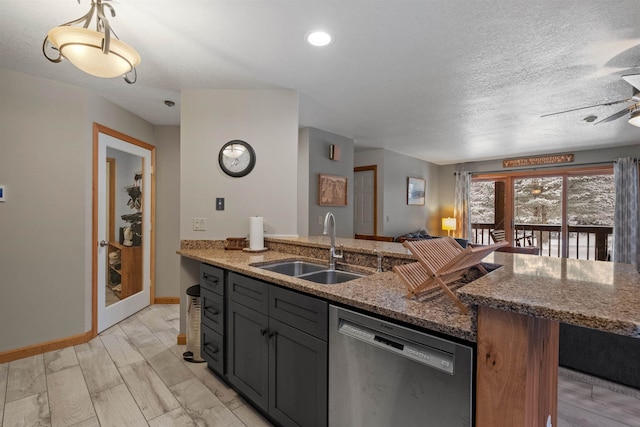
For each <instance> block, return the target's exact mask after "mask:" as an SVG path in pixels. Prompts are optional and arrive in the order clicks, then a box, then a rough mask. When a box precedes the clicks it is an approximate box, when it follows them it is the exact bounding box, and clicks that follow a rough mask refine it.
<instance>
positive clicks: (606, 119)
mask: <svg viewBox="0 0 640 427" xmlns="http://www.w3.org/2000/svg"><path fill="white" fill-rule="evenodd" d="M637 105H638V104H634V105H632V106H631V107H627V108H625V109H624V110H620V111H618V112H617V113H615V114H612V115H610V116H609V117H606V118H604V119H602V120H600V121H599V122H595V123H594V125H597V124H598V123H606V122H610V121H612V120H615V119H619V118H620V117H622V116H624V115H625V114H627V113H629V111H631V110H633V109H634V108H635V107H636V106H637Z"/></svg>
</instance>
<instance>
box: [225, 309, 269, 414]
mask: <svg viewBox="0 0 640 427" xmlns="http://www.w3.org/2000/svg"><path fill="white" fill-rule="evenodd" d="M228 304H229V305H228V306H227V311H228V318H227V320H228V329H227V331H228V338H227V356H228V359H227V376H228V379H229V382H230V383H231V384H233V385H234V386H235V387H236V388H237V389H238V390H239V391H241V392H242V393H244V394H245V396H246V397H248V398H249V399H251V400H252V401H253V402H254V403H255V404H256V405H258V406H260V407H262V408H263V409H265V410H266V409H267V408H268V398H267V396H268V394H267V393H268V392H269V387H268V381H269V373H268V369H269V359H268V357H269V354H268V353H269V346H268V341H267V340H268V335H267V329H268V320H267V316H266V315H264V314H261V313H258V312H257V311H255V310H252V309H250V308H247V307H245V306H244V305H242V304H239V303H237V302H235V301H233V300H230V301H229V303H228Z"/></svg>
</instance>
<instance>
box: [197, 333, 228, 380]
mask: <svg viewBox="0 0 640 427" xmlns="http://www.w3.org/2000/svg"><path fill="white" fill-rule="evenodd" d="M200 326H201V329H200V335H201V336H200V342H201V349H200V353H201V356H202V358H203V359H204V360H206V361H207V365H209V367H210V368H211V369H213V370H214V371H215V372H216V373H218V374H219V375H221V376H223V375H224V349H223V343H224V341H223V338H222V335H220V334H219V333H217V332H215V331H214V330H213V329H211V328H209V327H208V326H207V325H205V324H202V325H200Z"/></svg>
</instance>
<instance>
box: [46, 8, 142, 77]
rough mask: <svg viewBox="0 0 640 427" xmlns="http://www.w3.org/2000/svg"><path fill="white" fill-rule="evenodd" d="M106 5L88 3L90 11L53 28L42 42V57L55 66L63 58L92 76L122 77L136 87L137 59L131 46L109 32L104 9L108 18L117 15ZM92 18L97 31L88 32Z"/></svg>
mask: <svg viewBox="0 0 640 427" xmlns="http://www.w3.org/2000/svg"><path fill="white" fill-rule="evenodd" d="M108 1H110V0H91V9H89V12H87V14H86V15H84V16H82V17H81V18H78V19H76V20H74V21H70V22H67V23H66V24H62V25H60V26H59V27H55V28H52V29H51V30H50V31H49V33H48V34H47V36H46V37H45V38H44V42H43V43H42V53H43V54H44V56H45V57H46V58H47V59H48V60H49V61H51V62H56V63H57V62H60V61H61V60H62V58H66V59H68V60H69V61H70V62H71V63H72V64H73V65H75V66H76V67H77V68H79V69H80V70H82V71H84V72H85V73H87V74H91V75H92V76H97V77H104V78H112V77H119V76H123V77H124V80H125V81H126V82H127V83H135V82H136V80H137V78H138V73H137V72H136V66H137V65H138V64H140V55H138V52H136V51H135V49H133V48H132V47H131V46H129V45H128V44H126V43H124V42H122V41H120V40H119V39H118V36H116V34H115V33H114V32H113V30H112V29H111V26H110V25H109V21H108V20H107V18H106V17H105V14H104V8H105V7H106V8H107V9H109V11H110V12H111V17H114V16H116V12H115V10H114V9H113V7H112V6H111V5H110V4H108V3H106V2H108ZM78 3H80V0H78ZM94 16H95V18H96V27H95V28H96V29H95V30H90V29H89V28H88V27H89V25H90V24H91V21H92V20H93V17H94ZM74 25H78V26H75V27H74Z"/></svg>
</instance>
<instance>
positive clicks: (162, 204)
mask: <svg viewBox="0 0 640 427" xmlns="http://www.w3.org/2000/svg"><path fill="white" fill-rule="evenodd" d="M154 140H155V144H156V171H155V172H156V174H155V175H156V296H157V297H178V296H180V297H183V296H182V295H180V256H179V255H178V254H176V250H177V249H178V248H179V247H180V224H179V218H180V128H179V127H178V126H157V127H155V133H154Z"/></svg>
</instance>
